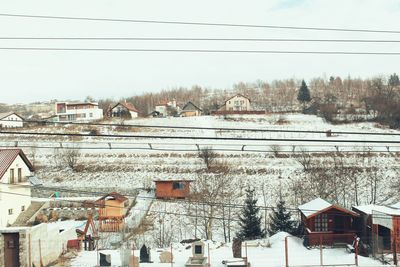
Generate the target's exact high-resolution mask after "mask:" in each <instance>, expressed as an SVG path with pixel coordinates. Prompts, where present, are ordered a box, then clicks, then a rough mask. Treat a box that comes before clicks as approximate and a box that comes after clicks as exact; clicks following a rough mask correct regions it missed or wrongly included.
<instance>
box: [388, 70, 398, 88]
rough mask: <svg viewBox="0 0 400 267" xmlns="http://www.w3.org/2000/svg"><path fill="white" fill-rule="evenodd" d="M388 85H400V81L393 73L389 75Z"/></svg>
mask: <svg viewBox="0 0 400 267" xmlns="http://www.w3.org/2000/svg"><path fill="white" fill-rule="evenodd" d="M389 85H390V86H399V85H400V79H399V76H398V75H397V74H396V73H393V74H392V75H390V78H389Z"/></svg>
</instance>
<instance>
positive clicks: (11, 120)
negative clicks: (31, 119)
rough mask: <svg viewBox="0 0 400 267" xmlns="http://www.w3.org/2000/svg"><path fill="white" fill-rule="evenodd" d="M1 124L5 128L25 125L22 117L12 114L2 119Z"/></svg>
mask: <svg viewBox="0 0 400 267" xmlns="http://www.w3.org/2000/svg"><path fill="white" fill-rule="evenodd" d="M0 126H1V127H4V128H13V127H23V126H24V123H23V121H22V119H21V118H20V117H18V116H17V115H15V114H11V115H9V116H7V117H5V118H3V119H1V120H0Z"/></svg>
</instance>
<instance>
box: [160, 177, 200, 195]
mask: <svg viewBox="0 0 400 267" xmlns="http://www.w3.org/2000/svg"><path fill="white" fill-rule="evenodd" d="M154 182H155V184H156V198H167V199H184V198H186V197H188V196H189V194H190V183H191V182H193V181H192V180H155V181H154Z"/></svg>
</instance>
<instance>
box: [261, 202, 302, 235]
mask: <svg viewBox="0 0 400 267" xmlns="http://www.w3.org/2000/svg"><path fill="white" fill-rule="evenodd" d="M269 218H270V219H271V224H270V228H269V230H268V233H269V234H270V235H274V234H276V233H277V232H287V233H294V231H295V229H296V222H295V221H293V220H292V219H291V214H290V212H289V211H287V210H286V207H285V201H283V200H282V199H281V200H280V201H279V202H278V205H277V208H276V210H274V211H273V212H272V213H271V214H270V215H269Z"/></svg>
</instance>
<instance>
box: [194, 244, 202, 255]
mask: <svg viewBox="0 0 400 267" xmlns="http://www.w3.org/2000/svg"><path fill="white" fill-rule="evenodd" d="M202 248H203V247H202V246H201V245H196V246H194V254H203V249H202Z"/></svg>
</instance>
